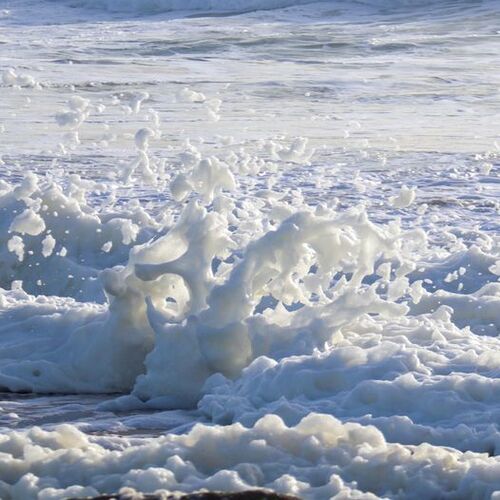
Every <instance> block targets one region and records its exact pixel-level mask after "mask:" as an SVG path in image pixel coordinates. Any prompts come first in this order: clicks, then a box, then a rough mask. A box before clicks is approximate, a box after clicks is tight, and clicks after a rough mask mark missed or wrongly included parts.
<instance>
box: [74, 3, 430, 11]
mask: <svg viewBox="0 0 500 500" xmlns="http://www.w3.org/2000/svg"><path fill="white" fill-rule="evenodd" d="M334 1H335V0H322V1H321V3H323V2H332V3H333V2H334ZM438 1H439V0H359V2H358V3H365V4H373V5H376V6H383V5H387V4H389V3H390V4H392V5H399V6H402V5H406V6H411V5H422V4H429V3H436V2H438ZM311 3H320V2H318V0H70V1H69V4H70V5H72V6H76V7H87V8H95V9H102V10H107V11H110V12H133V13H137V14H154V13H160V12H173V11H204V12H231V13H239V12H249V11H253V10H272V9H280V8H284V7H292V6H295V5H304V4H311Z"/></svg>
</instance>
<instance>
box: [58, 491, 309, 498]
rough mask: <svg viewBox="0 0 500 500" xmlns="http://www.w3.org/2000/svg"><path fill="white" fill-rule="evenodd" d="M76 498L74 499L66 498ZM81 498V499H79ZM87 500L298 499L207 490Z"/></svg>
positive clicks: (272, 494) (124, 494)
mask: <svg viewBox="0 0 500 500" xmlns="http://www.w3.org/2000/svg"><path fill="white" fill-rule="evenodd" d="M68 500H76V499H68ZM80 500H81V499H80ZM87 500H300V499H299V498H298V497H294V496H291V495H282V494H280V493H275V492H273V491H268V490H249V491H239V492H236V493H227V492H220V491H207V492H199V493H189V494H178V493H175V494H168V493H163V494H156V493H153V494H142V493H117V494H113V495H100V496H98V497H93V498H90V497H89V498H88V499H87Z"/></svg>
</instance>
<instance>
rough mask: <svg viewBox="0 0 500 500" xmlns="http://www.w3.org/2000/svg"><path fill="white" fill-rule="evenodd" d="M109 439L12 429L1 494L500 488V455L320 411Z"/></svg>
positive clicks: (485, 492) (368, 494) (465, 493)
mask: <svg viewBox="0 0 500 500" xmlns="http://www.w3.org/2000/svg"><path fill="white" fill-rule="evenodd" d="M100 441H101V440H100V439H98V438H97V439H95V438H89V437H88V436H87V435H85V434H83V433H82V432H80V431H78V430H77V429H76V428H75V427H73V426H71V425H61V426H58V427H56V428H55V429H54V430H52V431H45V430H42V429H40V428H37V427H34V428H32V429H30V430H29V431H24V432H12V433H6V434H4V435H2V436H1V438H0V450H1V451H2V454H3V460H2V462H3V466H2V468H1V469H0V494H1V495H2V497H11V498H68V497H69V496H72V495H76V496H78V497H82V496H85V495H97V494H99V493H102V492H109V491H117V490H118V489H120V488H121V487H125V486H126V487H127V488H132V489H136V490H139V491H141V492H145V493H153V492H157V493H161V492H165V493H166V492H171V491H178V492H190V491H197V490H199V489H201V488H203V489H209V490H216V491H244V490H248V489H252V488H268V489H271V490H273V491H277V492H282V493H289V494H293V495H297V496H299V497H301V498H332V497H335V496H336V495H338V496H339V497H357V498H360V497H363V498H378V497H393V496H396V495H400V496H401V495H402V496H404V497H405V498H430V497H433V496H436V495H439V494H440V492H442V491H443V490H444V489H446V491H447V492H448V493H449V494H452V495H454V496H457V497H460V498H468V497H471V496H480V497H481V498H487V497H489V496H490V495H491V494H492V493H493V492H494V491H495V490H496V489H498V487H499V480H498V472H499V471H498V469H499V463H498V461H497V460H496V459H495V458H492V457H488V456H487V455H485V454H474V453H471V452H467V453H461V452H459V451H456V450H452V449H443V448H436V447H433V446H431V445H428V444H422V445H419V446H403V445H400V444H391V443H389V442H387V441H386V440H385V439H384V436H383V435H382V433H381V432H380V431H378V430H377V429H375V428H374V427H372V426H362V425H359V424H356V423H345V424H343V423H342V422H340V421H339V420H337V419H336V418H334V417H332V416H329V415H322V414H315V413H311V414H310V415H308V416H307V417H305V418H303V419H302V420H301V421H300V422H299V423H297V425H295V426H287V425H286V424H285V423H284V422H283V420H281V419H280V418H279V417H277V416H275V415H268V416H265V417H263V418H261V419H260V420H259V421H257V422H256V423H255V425H254V426H252V427H250V428H246V427H243V426H242V425H241V424H233V425H229V426H225V427H219V426H206V425H202V424H198V425H196V426H195V427H194V428H193V429H192V430H191V431H189V432H188V433H186V434H184V435H175V434H169V435H166V436H164V437H160V438H158V439H157V440H155V441H152V442H148V441H145V442H144V443H131V442H129V441H128V440H127V439H126V438H114V443H113V445H114V447H115V450H113V449H112V448H111V447H108V446H106V445H105V444H104V443H101V442H100ZM23 449H24V452H23V451H22V450H23ZM118 450H122V451H118ZM222 450H223V453H221V451H222ZM429 463H432V464H433V465H432V467H429ZM61 468H64V477H62V476H60V475H58V474H57V471H58V470H60V469H61ZM313 478H314V479H313Z"/></svg>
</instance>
